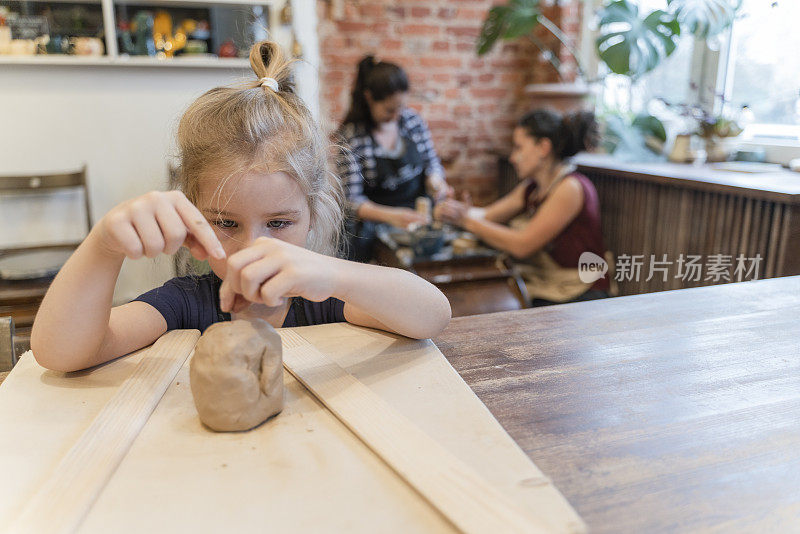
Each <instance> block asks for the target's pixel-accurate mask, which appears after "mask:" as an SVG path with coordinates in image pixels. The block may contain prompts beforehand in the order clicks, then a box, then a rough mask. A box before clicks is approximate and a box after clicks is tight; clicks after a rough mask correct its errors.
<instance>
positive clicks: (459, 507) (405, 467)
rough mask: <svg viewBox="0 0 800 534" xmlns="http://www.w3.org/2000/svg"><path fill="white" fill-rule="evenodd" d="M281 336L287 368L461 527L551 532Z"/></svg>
mask: <svg viewBox="0 0 800 534" xmlns="http://www.w3.org/2000/svg"><path fill="white" fill-rule="evenodd" d="M281 337H282V338H283V342H284V355H283V358H284V366H285V367H286V369H287V370H288V371H289V372H291V373H292V375H293V376H294V377H295V378H296V379H297V380H298V381H299V382H301V383H302V384H303V385H304V386H306V387H307V388H308V389H309V391H311V392H312V393H313V394H314V395H315V396H316V397H317V399H318V400H319V401H320V402H322V403H323V404H324V405H325V406H326V407H327V408H328V409H329V410H331V412H333V414H334V415H336V416H337V417H338V418H339V420H341V421H342V423H344V424H345V425H346V426H347V427H348V428H349V429H350V430H352V431H353V433H355V434H356V435H357V436H358V437H359V438H360V439H361V440H362V441H363V442H364V443H365V444H366V445H367V446H368V447H370V448H371V449H372V450H373V451H374V452H375V453H376V454H377V455H378V456H380V457H381V458H382V459H383V460H384V461H385V462H386V463H387V464H388V465H389V466H391V468H392V469H394V471H395V472H397V474H398V475H400V476H401V477H402V478H403V479H404V480H406V481H407V482H408V483H409V484H410V485H411V486H412V487H413V488H414V489H415V490H416V491H418V492H419V493H420V494H421V495H422V496H423V497H425V498H426V499H427V500H428V502H429V503H430V504H431V505H432V506H433V507H435V508H436V509H437V510H438V511H439V512H440V513H442V514H443V515H444V516H445V517H446V518H447V519H448V520H449V521H450V522H451V523H452V524H453V525H454V526H456V527H457V528H458V529H459V530H460V531H462V532H465V533H475V534H478V533H485V532H491V531H494V530H499V531H501V532H527V533H535V532H552V530H549V528H548V524H547V522H546V521H542V520H541V518H540V517H536V516H533V515H529V514H527V513H526V512H524V511H522V510H520V509H517V507H516V506H515V505H514V504H513V503H511V502H510V501H509V500H508V499H506V498H505V497H504V496H503V495H502V494H501V493H500V492H498V491H497V490H496V489H494V488H493V487H491V486H490V485H489V484H488V483H486V481H484V480H482V479H481V478H480V476H478V475H477V474H476V473H475V472H474V471H473V470H472V469H470V468H469V467H468V466H466V465H465V464H464V463H463V462H461V461H459V460H458V459H457V458H456V457H455V456H453V455H452V454H451V453H449V452H448V451H447V450H446V449H444V448H443V447H442V446H441V445H439V444H438V443H437V442H436V441H434V440H433V439H431V438H430V437H429V436H428V435H427V434H425V433H424V432H423V431H421V430H420V429H419V427H417V426H416V425H414V424H413V423H412V422H411V421H409V420H408V419H407V418H405V417H403V416H402V415H401V414H399V413H398V412H396V411H395V410H393V409H392V408H391V407H390V406H389V405H388V404H387V403H386V402H385V401H383V400H382V399H381V398H380V397H378V396H377V395H375V394H374V393H372V391H371V390H370V389H369V388H368V387H366V386H365V385H364V384H362V383H361V382H360V381H358V380H357V379H356V378H355V377H353V375H351V374H349V373H347V372H346V371H345V370H344V369H342V368H341V367H340V366H339V365H338V364H336V363H335V362H334V361H333V360H331V359H330V358H328V357H327V356H325V355H324V354H323V353H321V352H320V351H319V350H318V349H317V348H316V347H314V346H313V345H312V344H311V343H309V342H308V341H307V340H306V339H305V338H303V337H302V336H301V335H300V334H298V333H297V332H294V331H282V332H281ZM542 513H543V514H546V513H547V510H542Z"/></svg>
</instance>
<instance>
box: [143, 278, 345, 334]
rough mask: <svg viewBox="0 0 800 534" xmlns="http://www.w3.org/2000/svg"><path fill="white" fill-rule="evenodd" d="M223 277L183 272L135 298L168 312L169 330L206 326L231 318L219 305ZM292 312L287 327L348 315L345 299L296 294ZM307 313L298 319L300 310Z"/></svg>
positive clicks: (336, 320) (287, 319) (331, 320)
mask: <svg viewBox="0 0 800 534" xmlns="http://www.w3.org/2000/svg"><path fill="white" fill-rule="evenodd" d="M221 283H222V280H220V279H219V277H217V275H215V274H214V273H208V274H204V275H202V276H181V277H179V278H173V279H172V280H168V281H167V282H166V283H165V284H164V285H163V286H161V287H157V288H155V289H151V290H150V291H148V292H147V293H144V294H142V295H139V296H138V297H136V298H135V299H134V300H138V301H141V302H146V303H147V304H149V305H151V306H152V307H154V308H155V309H157V310H158V311H159V313H161V315H163V316H164V319H165V320H166V321H167V330H178V329H197V330H200V332H204V331H205V329H206V328H208V327H209V326H211V325H212V324H214V323H217V322H220V321H230V320H231V314H230V313H224V312H222V311H221V310H220V309H219V286H220V284H221ZM294 300H295V302H293V303H292V306H289V313H287V314H286V319H284V321H283V326H284V327H290V326H302V325H304V324H305V325H315V324H326V323H341V322H344V321H345V318H344V302H342V301H341V300H339V299H335V298H333V297H331V298H329V299H328V300H325V301H322V302H313V301H310V300H306V299H304V298H301V297H294ZM301 311H302V313H303V314H304V316H305V317H301V318H299V320H298V317H297V313H298V312H301Z"/></svg>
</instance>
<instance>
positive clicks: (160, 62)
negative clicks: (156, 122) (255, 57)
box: [0, 55, 250, 69]
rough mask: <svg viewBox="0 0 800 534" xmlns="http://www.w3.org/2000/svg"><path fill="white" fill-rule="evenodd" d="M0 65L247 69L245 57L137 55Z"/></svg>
mask: <svg viewBox="0 0 800 534" xmlns="http://www.w3.org/2000/svg"><path fill="white" fill-rule="evenodd" d="M0 65H64V66H84V67H86V66H88V67H188V68H192V67H193V68H237V69H245V68H248V67H249V66H250V62H249V61H248V60H247V59H245V58H210V57H198V58H193V57H176V58H168V59H157V58H154V57H136V56H119V57H110V56H66V55H65V56H58V55H52V56H46V55H41V56H0Z"/></svg>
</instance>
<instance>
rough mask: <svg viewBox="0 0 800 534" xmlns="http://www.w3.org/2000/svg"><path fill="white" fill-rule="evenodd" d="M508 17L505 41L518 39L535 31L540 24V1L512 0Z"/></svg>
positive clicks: (504, 34)
mask: <svg viewBox="0 0 800 534" xmlns="http://www.w3.org/2000/svg"><path fill="white" fill-rule="evenodd" d="M509 8H510V9H509V12H508V15H507V16H506V20H507V22H508V25H507V26H506V31H505V33H503V39H516V38H517V37H522V36H523V35H527V34H529V33H531V32H532V31H533V29H534V28H535V27H536V25H537V24H539V16H540V15H541V14H542V12H541V11H539V0H511V2H510V3H509Z"/></svg>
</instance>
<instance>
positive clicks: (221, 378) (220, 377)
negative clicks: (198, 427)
mask: <svg viewBox="0 0 800 534" xmlns="http://www.w3.org/2000/svg"><path fill="white" fill-rule="evenodd" d="M189 377H190V380H191V387H192V396H194V404H195V406H196V407H197V412H198V413H199V414H200V420H201V421H202V422H203V423H205V424H206V425H207V426H209V427H210V428H212V429H213V430H217V431H234V430H249V429H251V428H253V427H254V426H257V425H259V424H261V423H262V422H264V421H266V420H267V419H268V418H270V417H272V416H273V415H275V414H277V413H279V412H280V411H281V410H282V409H283V353H282V346H281V337H280V336H279V335H278V333H277V332H276V331H275V329H274V328H272V326H270V325H269V324H268V323H267V322H266V321H264V320H262V319H251V320H236V321H230V322H220V323H215V324H213V325H211V326H210V327H208V329H207V330H206V331H205V332H204V333H203V335H202V336H200V340H199V341H198V342H197V345H196V346H195V349H194V356H193V357H192V360H191V362H190V364H189Z"/></svg>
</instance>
